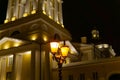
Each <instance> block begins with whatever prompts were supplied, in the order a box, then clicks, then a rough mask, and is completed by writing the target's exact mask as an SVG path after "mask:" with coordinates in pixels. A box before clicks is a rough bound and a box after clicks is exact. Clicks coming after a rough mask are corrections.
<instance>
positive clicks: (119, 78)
mask: <svg viewBox="0 0 120 80" xmlns="http://www.w3.org/2000/svg"><path fill="white" fill-rule="evenodd" d="M109 80H120V73H119V74H112V75H111V76H110V77H109Z"/></svg>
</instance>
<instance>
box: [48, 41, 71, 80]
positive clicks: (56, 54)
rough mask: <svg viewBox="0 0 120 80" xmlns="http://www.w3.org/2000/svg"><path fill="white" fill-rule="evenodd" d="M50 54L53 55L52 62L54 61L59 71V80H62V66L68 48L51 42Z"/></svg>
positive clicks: (56, 42)
mask: <svg viewBox="0 0 120 80" xmlns="http://www.w3.org/2000/svg"><path fill="white" fill-rule="evenodd" d="M50 48H51V53H52V55H53V60H56V62H57V64H58V71H59V80H62V64H63V63H64V62H65V59H66V57H67V55H68V52H69V47H68V46H66V45H65V41H64V44H63V45H60V42H58V41H53V42H50Z"/></svg>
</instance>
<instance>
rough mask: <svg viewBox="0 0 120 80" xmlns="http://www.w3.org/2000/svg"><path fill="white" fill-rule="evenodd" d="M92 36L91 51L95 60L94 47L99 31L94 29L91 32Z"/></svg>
mask: <svg viewBox="0 0 120 80" xmlns="http://www.w3.org/2000/svg"><path fill="white" fill-rule="evenodd" d="M91 34H92V40H93V49H94V51H93V52H94V58H95V45H96V43H97V42H98V39H99V31H98V30H97V29H96V27H94V29H93V30H92V31H91Z"/></svg>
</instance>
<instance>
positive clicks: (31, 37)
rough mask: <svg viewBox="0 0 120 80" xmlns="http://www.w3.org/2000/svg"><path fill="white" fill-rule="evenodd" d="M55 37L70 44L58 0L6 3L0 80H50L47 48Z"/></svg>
mask: <svg viewBox="0 0 120 80" xmlns="http://www.w3.org/2000/svg"><path fill="white" fill-rule="evenodd" d="M56 35H57V38H59V39H60V40H71V35H70V33H69V32H68V31H67V30H66V29H65V28H64V26H63V18H62V1H61V0H8V8H7V13H6V19H5V21H4V24H1V25H0V74H2V75H0V80H8V79H9V80H24V79H26V80H51V76H52V75H51V59H50V55H49V53H50V52H49V46H48V44H49V42H50V40H51V39H53V38H54V37H55V36H56ZM3 51H5V52H3ZM3 53H4V54H3ZM9 63H10V65H9ZM43 63H44V64H43ZM6 64H8V66H7V65H6Z"/></svg>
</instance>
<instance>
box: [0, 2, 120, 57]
mask: <svg viewBox="0 0 120 80" xmlns="http://www.w3.org/2000/svg"><path fill="white" fill-rule="evenodd" d="M6 4H7V0H0V24H2V23H3V20H4V19H5V15H6V8H7V6H6ZM63 21H64V26H65V28H66V29H67V30H68V31H69V32H70V33H71V35H72V41H74V42H75V41H77V42H80V37H82V36H86V37H87V38H88V42H90V40H91V30H92V29H93V27H96V28H97V29H98V30H99V33H100V40H101V42H102V43H103V42H105V43H108V44H110V45H112V46H113V49H114V50H115V52H116V53H117V54H118V55H119V53H120V29H119V27H120V0H74V1H73V0H63Z"/></svg>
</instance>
